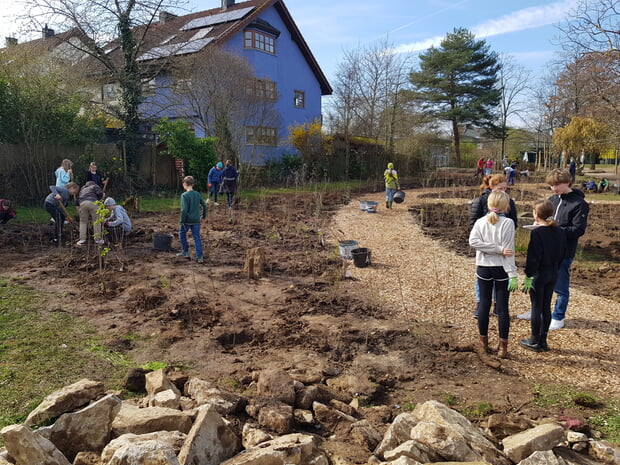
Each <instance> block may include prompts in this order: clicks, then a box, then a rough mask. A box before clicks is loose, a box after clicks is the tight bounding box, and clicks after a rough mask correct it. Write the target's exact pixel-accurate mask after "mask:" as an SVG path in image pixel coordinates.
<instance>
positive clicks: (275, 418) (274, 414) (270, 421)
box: [245, 398, 295, 434]
mask: <svg viewBox="0 0 620 465" xmlns="http://www.w3.org/2000/svg"><path fill="white" fill-rule="evenodd" d="M245 410H246V412H247V414H248V415H250V416H251V417H252V418H255V419H256V420H258V424H259V425H260V426H262V427H264V428H266V429H268V430H270V431H275V432H276V433H278V434H289V433H291V432H292V431H293V427H294V425H295V417H294V415H293V408H292V407H291V406H290V405H288V404H285V403H284V402H280V401H279V400H276V399H271V398H269V399H255V400H253V401H252V402H250V403H249V404H248V405H247V407H246V409H245Z"/></svg>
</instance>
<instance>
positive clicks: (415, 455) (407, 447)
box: [383, 439, 441, 463]
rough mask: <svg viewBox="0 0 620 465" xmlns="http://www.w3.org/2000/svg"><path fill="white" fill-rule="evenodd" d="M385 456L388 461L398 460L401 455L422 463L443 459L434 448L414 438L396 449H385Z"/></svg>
mask: <svg viewBox="0 0 620 465" xmlns="http://www.w3.org/2000/svg"><path fill="white" fill-rule="evenodd" d="M383 457H384V458H385V460H386V461H387V462H391V461H394V460H397V459H399V458H400V457H408V458H410V459H412V460H415V461H418V462H422V463H429V462H436V461H438V460H440V459H441V456H440V455H438V454H436V453H435V451H434V450H433V449H432V448H430V447H427V446H425V445H424V444H420V443H418V442H417V441H414V440H412V439H410V440H408V441H405V442H403V443H402V444H399V445H398V446H396V447H395V448H394V449H390V450H387V451H385V452H384V453H383Z"/></svg>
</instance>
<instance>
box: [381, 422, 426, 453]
mask: <svg viewBox="0 0 620 465" xmlns="http://www.w3.org/2000/svg"><path fill="white" fill-rule="evenodd" d="M417 424H418V419H417V418H416V417H415V416H414V415H413V414H412V413H409V412H405V413H401V414H400V415H398V416H397V417H396V418H394V421H393V422H392V424H391V425H390V426H389V427H388V429H387V431H386V432H385V434H384V435H383V439H382V440H381V442H380V443H379V445H378V446H377V448H376V449H375V455H376V456H377V457H380V458H383V454H384V453H385V452H386V451H388V450H392V449H394V448H395V447H397V446H398V445H399V444H402V443H403V442H405V441H408V440H410V439H411V429H412V428H413V427H414V426H415V425H417Z"/></svg>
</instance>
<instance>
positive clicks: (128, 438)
mask: <svg viewBox="0 0 620 465" xmlns="http://www.w3.org/2000/svg"><path fill="white" fill-rule="evenodd" d="M186 437H187V435H186V434H183V433H181V432H179V431H156V432H154V433H147V434H132V433H129V434H123V435H122V436H120V437H118V438H116V439H113V440H112V441H110V442H109V444H108V445H107V446H106V447H105V448H104V449H103V452H101V461H102V462H103V463H105V464H107V463H108V462H109V461H110V460H111V459H112V457H113V456H114V454H116V451H118V450H119V449H122V448H125V449H131V448H132V447H134V446H138V445H140V444H144V443H151V442H156V443H158V444H163V445H165V446H168V447H169V448H170V449H172V451H173V452H174V454H175V455H177V454H178V453H179V452H180V451H181V447H183V443H184V442H185V438H186ZM128 446H131V447H128Z"/></svg>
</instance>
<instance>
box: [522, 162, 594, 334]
mask: <svg viewBox="0 0 620 465" xmlns="http://www.w3.org/2000/svg"><path fill="white" fill-rule="evenodd" d="M546 182H547V184H549V186H550V187H551V190H552V191H553V194H554V195H552V196H551V197H549V201H550V202H551V204H552V205H553V211H554V213H553V218H554V219H555V221H557V223H558V226H559V227H560V228H562V230H563V231H564V233H565V234H566V256H565V257H564V260H563V261H562V264H561V266H560V270H559V273H558V280H557V282H556V284H555V289H554V292H555V293H556V294H557V299H556V302H555V308H554V311H553V314H552V315H551V325H550V326H549V329H550V330H555V329H561V328H563V327H564V319H565V316H566V309H567V308H568V299H569V297H570V291H569V288H570V267H571V265H572V263H573V259H574V258H575V252H576V251H577V241H578V240H579V238H580V237H581V236H583V235H584V233H585V232H586V227H587V226H588V213H589V212H590V206H589V205H588V203H587V202H586V201H585V196H584V194H583V192H581V191H580V190H579V189H573V188H572V187H571V175H570V173H569V172H568V170H560V169H555V170H553V171H551V172H550V173H549V175H548V176H547V179H546ZM530 315H531V312H526V313H524V314H521V315H518V316H517V318H520V319H522V320H529V319H530Z"/></svg>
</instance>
